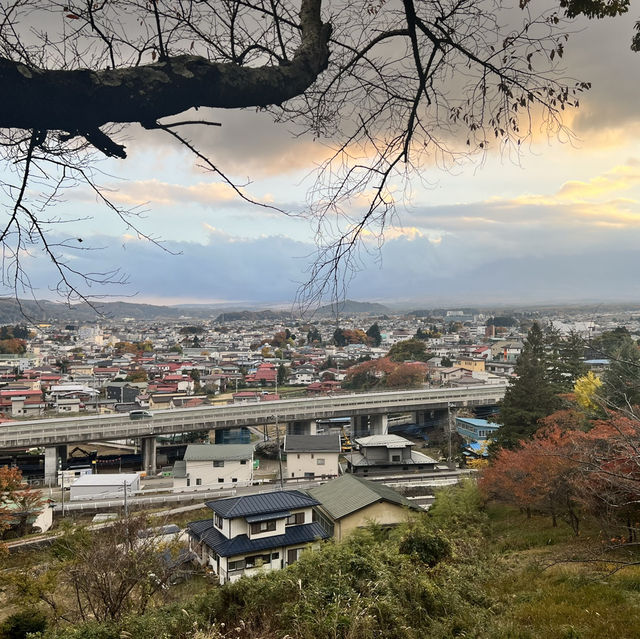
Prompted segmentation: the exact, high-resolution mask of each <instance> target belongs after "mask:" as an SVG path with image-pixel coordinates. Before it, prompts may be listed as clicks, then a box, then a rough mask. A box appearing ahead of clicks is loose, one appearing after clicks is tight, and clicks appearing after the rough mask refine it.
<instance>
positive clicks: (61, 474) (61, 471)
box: [60, 470, 64, 519]
mask: <svg viewBox="0 0 640 639" xmlns="http://www.w3.org/2000/svg"><path fill="white" fill-rule="evenodd" d="M60 477H61V479H62V498H61V505H62V517H63V519H64V470H60Z"/></svg>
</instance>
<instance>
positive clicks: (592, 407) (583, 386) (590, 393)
mask: <svg viewBox="0 0 640 639" xmlns="http://www.w3.org/2000/svg"><path fill="white" fill-rule="evenodd" d="M601 386H602V380H601V379H600V378H599V377H597V376H596V375H594V373H593V372H592V371H589V372H588V373H587V374H586V375H584V376H583V377H579V378H578V379H577V380H576V383H575V385H574V387H573V392H574V393H575V396H576V401H577V402H578V405H579V406H580V407H581V408H583V409H584V410H586V411H590V412H593V411H596V410H597V409H598V408H599V404H598V401H597V398H598V394H599V392H600V388H601Z"/></svg>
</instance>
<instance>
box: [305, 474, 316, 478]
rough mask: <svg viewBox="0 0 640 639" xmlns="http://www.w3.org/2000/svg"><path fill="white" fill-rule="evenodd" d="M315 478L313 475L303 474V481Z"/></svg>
mask: <svg viewBox="0 0 640 639" xmlns="http://www.w3.org/2000/svg"><path fill="white" fill-rule="evenodd" d="M315 476H316V474H315V473H305V474H304V478H305V479H313V478H314V477H315Z"/></svg>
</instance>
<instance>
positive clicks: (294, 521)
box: [287, 513, 304, 526]
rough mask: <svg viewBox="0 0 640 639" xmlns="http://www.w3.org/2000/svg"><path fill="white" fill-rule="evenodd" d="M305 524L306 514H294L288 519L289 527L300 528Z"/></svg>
mask: <svg viewBox="0 0 640 639" xmlns="http://www.w3.org/2000/svg"><path fill="white" fill-rule="evenodd" d="M300 524H304V513H294V514H293V515H289V516H288V517H287V526H299V525H300Z"/></svg>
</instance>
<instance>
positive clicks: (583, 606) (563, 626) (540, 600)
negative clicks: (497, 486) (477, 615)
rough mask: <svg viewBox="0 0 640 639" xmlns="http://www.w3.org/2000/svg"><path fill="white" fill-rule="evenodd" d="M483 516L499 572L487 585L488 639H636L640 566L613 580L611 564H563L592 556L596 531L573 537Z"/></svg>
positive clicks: (498, 513)
mask: <svg viewBox="0 0 640 639" xmlns="http://www.w3.org/2000/svg"><path fill="white" fill-rule="evenodd" d="M488 514H489V527H490V534H489V535H488V546H489V549H490V550H491V551H492V552H494V553H495V554H496V556H497V557H499V560H500V561H501V562H502V563H503V566H504V570H501V571H499V577H498V578H497V579H494V580H492V581H491V582H490V583H489V584H488V590H489V594H490V597H491V599H492V600H494V601H495V602H496V604H495V608H496V609H495V614H494V615H493V617H492V619H493V621H492V623H491V627H490V628H487V634H486V636H487V637H496V638H498V639H500V638H507V637H509V638H515V637H517V638H518V639H527V638H531V639H552V638H553V639H556V638H566V639H601V638H603V637H616V638H617V639H627V638H629V639H632V638H636V637H640V623H639V622H638V619H639V617H640V566H629V567H626V568H624V569H622V570H620V571H619V572H617V573H615V574H611V565H610V564H605V563H588V562H585V563H575V562H573V561H572V562H563V561H562V560H563V559H567V558H568V557H576V556H578V557H587V556H589V555H588V552H589V550H593V549H594V544H597V534H596V531H595V530H593V529H592V530H589V529H586V530H585V532H584V534H583V535H581V536H580V537H576V536H575V535H574V534H573V531H572V530H571V529H570V528H569V526H567V525H566V524H564V523H561V522H559V523H558V526H557V527H555V528H554V527H553V526H552V524H551V520H550V518H548V517H541V516H535V515H534V516H532V517H531V518H530V519H528V518H527V517H526V515H524V514H521V513H520V512H518V511H517V510H514V509H509V508H504V507H497V506H496V507H491V508H490V509H489V510H488Z"/></svg>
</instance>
